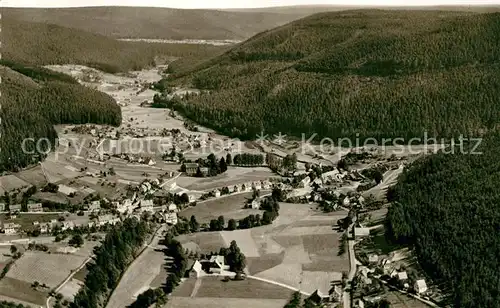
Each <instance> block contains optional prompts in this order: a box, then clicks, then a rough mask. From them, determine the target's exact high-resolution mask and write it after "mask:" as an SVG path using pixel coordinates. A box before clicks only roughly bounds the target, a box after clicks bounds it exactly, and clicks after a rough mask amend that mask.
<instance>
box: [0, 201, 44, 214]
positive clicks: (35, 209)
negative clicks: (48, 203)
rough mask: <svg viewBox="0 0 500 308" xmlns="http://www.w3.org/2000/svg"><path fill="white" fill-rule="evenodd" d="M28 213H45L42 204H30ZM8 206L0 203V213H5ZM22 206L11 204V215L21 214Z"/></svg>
mask: <svg viewBox="0 0 500 308" xmlns="http://www.w3.org/2000/svg"><path fill="white" fill-rule="evenodd" d="M26 207H27V209H28V212H30V213H39V212H43V207H42V204H41V203H28V204H27V205H26ZM6 208H7V206H6V205H5V203H0V212H5V211H6ZM21 209H22V206H21V204H11V205H9V212H10V213H11V214H15V213H17V212H21Z"/></svg>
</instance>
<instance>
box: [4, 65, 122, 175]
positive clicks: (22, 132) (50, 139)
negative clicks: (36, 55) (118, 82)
mask: <svg viewBox="0 0 500 308" xmlns="http://www.w3.org/2000/svg"><path fill="white" fill-rule="evenodd" d="M1 64H3V65H6V66H0V70H1V76H2V83H1V85H0V90H1V92H2V96H1V97H0V103H1V106H2V109H1V110H0V117H1V119H2V122H1V127H0V129H1V132H2V138H0V148H1V151H0V172H2V171H6V170H13V171H15V170H18V169H19V168H23V167H26V166H28V165H30V164H33V163H36V162H37V161H39V160H41V159H43V158H44V157H43V156H44V155H43V153H44V152H45V151H46V150H48V149H51V148H53V147H54V146H55V142H56V138H57V134H56V131H55V130H54V127H53V125H55V124H83V123H96V124H110V125H115V126H117V125H120V123H121V111H120V107H119V106H118V105H117V104H116V102H115V101H114V99H113V98H112V97H110V96H108V95H106V94H104V93H102V92H99V91H97V90H93V89H90V88H87V87H84V86H81V85H78V84H77V83H76V81H74V80H73V78H71V77H70V76H67V75H64V74H60V73H54V72H52V71H50V70H47V69H43V68H40V67H30V66H24V65H20V64H17V63H13V62H5V61H4V62H2V63H1ZM7 66H8V67H7ZM9 67H11V68H12V69H10V68H9ZM14 70H15V71H14ZM28 76H29V77H28ZM30 77H31V78H30ZM28 138H33V141H29V140H28ZM44 138H46V140H47V142H45V141H44V142H40V143H38V145H39V147H38V149H37V148H36V144H37V141H38V140H44ZM24 140H28V141H27V142H26V143H24V146H25V147H24V149H23V141H24ZM32 151H34V152H33V153H30V152H32Z"/></svg>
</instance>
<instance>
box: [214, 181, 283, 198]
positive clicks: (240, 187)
mask: <svg viewBox="0 0 500 308" xmlns="http://www.w3.org/2000/svg"><path fill="white" fill-rule="evenodd" d="M273 187H274V185H273V184H272V183H271V182H270V181H269V180H262V181H253V182H247V183H243V184H236V185H234V186H232V185H230V186H227V190H228V191H229V193H230V194H232V193H237V192H250V191H254V190H270V189H272V188H273ZM223 189H225V187H224V188H222V189H221V188H216V189H214V190H213V191H212V192H211V194H212V195H213V196H215V197H216V198H217V197H220V196H221V194H222V190H223Z"/></svg>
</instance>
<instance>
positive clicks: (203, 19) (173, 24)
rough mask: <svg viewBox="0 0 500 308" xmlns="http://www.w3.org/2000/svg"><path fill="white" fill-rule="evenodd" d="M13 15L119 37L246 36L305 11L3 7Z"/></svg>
mask: <svg viewBox="0 0 500 308" xmlns="http://www.w3.org/2000/svg"><path fill="white" fill-rule="evenodd" d="M3 10H4V15H5V16H10V17H12V18H15V19H18V20H23V21H30V22H42V23H54V24H57V25H60V26H64V27H69V28H75V29H80V30H85V31H88V32H92V33H96V34H102V35H106V36H112V37H119V38H163V39H183V38H191V39H192V38H197V39H245V38H248V37H250V36H252V35H254V34H255V33H258V32H261V31H264V30H266V29H271V28H274V27H277V26H279V25H283V24H285V23H287V22H290V21H292V20H295V19H298V18H301V17H304V16H306V15H307V13H304V12H300V11H298V12H295V13H293V14H277V13H265V12H264V13H263V12H225V11H216V10H182V9H170V8H146V7H87V8H57V9H38V8H37V9H34V8H29V9H28V8H23V9H18V8H4V9H3Z"/></svg>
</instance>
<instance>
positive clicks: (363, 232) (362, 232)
mask: <svg viewBox="0 0 500 308" xmlns="http://www.w3.org/2000/svg"><path fill="white" fill-rule="evenodd" d="M354 234H355V235H356V237H365V236H370V229H369V228H354Z"/></svg>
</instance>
